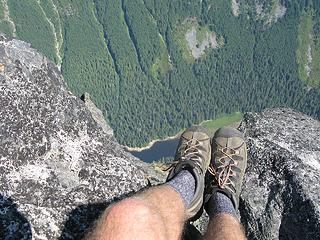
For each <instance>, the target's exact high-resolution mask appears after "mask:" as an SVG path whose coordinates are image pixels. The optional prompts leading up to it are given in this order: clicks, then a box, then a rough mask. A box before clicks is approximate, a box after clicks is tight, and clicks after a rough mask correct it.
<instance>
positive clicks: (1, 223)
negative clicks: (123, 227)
mask: <svg viewBox="0 0 320 240" xmlns="http://www.w3.org/2000/svg"><path fill="white" fill-rule="evenodd" d="M84 100H85V102H84V101H81V100H80V99H79V98H77V97H75V96H74V95H72V94H71V93H70V92H69V91H68V89H67V86H66V84H65V82H64V80H63V78H62V76H61V74H60V72H59V71H58V69H57V68H56V66H54V65H53V64H52V63H51V62H50V61H49V60H47V59H46V58H45V57H43V55H41V54H40V53H39V52H38V51H36V50H35V49H33V48H31V47H30V45H29V44H27V43H25V42H22V41H19V40H16V39H8V38H6V37H4V36H3V35H0V102H1V108H0V116H1V118H0V181H1V185H0V191H1V192H0V238H1V239H58V238H59V239H79V238H81V237H82V236H83V234H84V233H85V231H86V229H87V228H88V227H89V226H90V224H92V221H93V220H94V219H95V218H96V217H97V216H99V213H100V212H101V211H102V210H103V209H104V208H105V207H106V206H107V205H108V203H109V202H110V201H112V200H113V199H116V198H119V197H121V196H123V195H125V194H128V193H130V192H133V191H137V190H139V189H141V188H143V187H145V186H146V185H147V184H148V182H149V181H151V182H158V181H161V180H163V179H162V178H163V177H162V176H161V175H159V174H157V173H156V172H155V171H154V170H153V169H152V168H151V167H150V166H149V165H148V164H146V163H144V162H142V161H140V160H138V159H136V158H134V157H133V156H132V155H130V154H128V153H127V152H126V151H124V148H123V147H122V146H121V145H119V144H118V143H117V141H116V140H115V139H114V137H113V136H112V130H111V129H110V128H109V127H108V125H107V124H106V122H103V121H102V120H101V111H100V110H99V111H98V110H97V109H96V108H95V106H94V105H93V103H92V102H91V101H90V99H89V98H88V95H85V97H84ZM99 114H100V115H99ZM99 116H100V118H99ZM148 180H149V181H148Z"/></svg>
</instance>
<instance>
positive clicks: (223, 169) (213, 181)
mask: <svg viewBox="0 0 320 240" xmlns="http://www.w3.org/2000/svg"><path fill="white" fill-rule="evenodd" d="M211 148H212V153H211V163H210V166H209V169H208V172H207V175H206V190H205V203H207V202H208V201H209V199H210V197H211V196H212V195H213V194H214V193H215V192H223V193H225V194H226V195H227V196H228V197H229V198H230V199H231V200H232V202H233V205H234V207H235V209H236V210H237V209H238V207H239V196H240V192H241V186H242V181H243V177H244V173H245V170H246V167H247V148H246V143H245V141H244V137H243V134H242V133H241V132H240V131H238V130H237V129H234V128H231V127H222V128H220V129H218V130H217V131H216V132H215V134H214V137H213V138H212V142H211ZM206 207H207V206H206Z"/></svg>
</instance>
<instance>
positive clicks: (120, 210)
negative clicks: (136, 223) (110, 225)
mask: <svg viewBox="0 0 320 240" xmlns="http://www.w3.org/2000/svg"><path fill="white" fill-rule="evenodd" d="M153 215H154V213H153V211H152V209H151V208H150V207H149V206H147V205H146V203H144V202H143V201H141V200H139V199H133V198H130V199H125V200H122V201H120V202H118V203H116V204H114V205H112V206H111V207H110V208H109V209H108V210H107V214H106V217H107V218H108V219H117V220H118V221H125V222H127V221H130V220H132V219H135V220H138V219H139V220H140V221H143V220H145V221H147V219H149V218H150V217H152V216H153Z"/></svg>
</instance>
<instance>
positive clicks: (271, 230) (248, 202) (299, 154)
mask: <svg viewBox="0 0 320 240" xmlns="http://www.w3.org/2000/svg"><path fill="white" fill-rule="evenodd" d="M241 129H242V130H243V131H244V132H245V135H246V138H247V144H248V153H249V159H248V169H247V172H246V178H245V182H244V186H243V191H242V194H241V198H242V201H241V206H240V208H241V209H240V210H241V215H242V222H243V224H244V226H245V228H246V232H247V234H248V238H249V239H259V240H264V239H265V240H267V239H268V240H269V239H306V240H307V239H320V122H319V121H317V120H315V119H312V118H311V117H309V116H306V115H304V114H301V113H298V112H295V111H293V110H290V109H269V110H265V111H264V112H262V113H261V114H252V113H248V114H246V115H245V116H244V120H243V122H242V125H241Z"/></svg>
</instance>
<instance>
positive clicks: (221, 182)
mask: <svg viewBox="0 0 320 240" xmlns="http://www.w3.org/2000/svg"><path fill="white" fill-rule="evenodd" d="M216 144H217V145H218V146H219V147H218V148H217V150H216V151H215V152H214V153H213V155H214V156H215V155H218V156H219V155H220V156H221V157H219V158H218V159H216V161H217V162H218V166H216V167H215V166H214V165H213V164H212V163H211V164H210V166H209V168H208V171H209V173H210V174H211V175H212V176H213V177H214V183H215V184H216V185H218V186H219V187H220V188H228V189H230V190H231V191H232V192H233V193H235V191H236V188H235V182H234V181H232V180H231V177H233V178H235V177H236V172H237V171H238V172H239V170H240V169H239V168H238V167H237V161H239V160H242V157H241V156H239V155H238V154H239V151H238V149H239V148H241V147H242V145H243V144H244V142H243V143H242V144H241V145H240V146H239V147H237V148H231V147H224V146H221V145H219V144H218V143H217V142H216Z"/></svg>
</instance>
